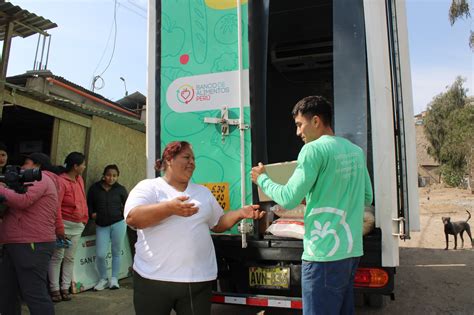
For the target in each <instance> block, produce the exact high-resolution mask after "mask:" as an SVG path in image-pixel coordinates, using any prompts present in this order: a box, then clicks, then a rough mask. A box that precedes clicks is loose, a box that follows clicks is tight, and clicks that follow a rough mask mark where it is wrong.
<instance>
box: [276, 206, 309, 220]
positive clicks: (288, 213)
mask: <svg viewBox="0 0 474 315" xmlns="http://www.w3.org/2000/svg"><path fill="white" fill-rule="evenodd" d="M305 208H306V205H303V204H300V205H298V206H296V208H293V209H291V210H287V209H285V208H283V207H282V206H280V205H274V206H273V207H271V208H270V210H271V211H272V212H273V213H275V214H276V215H277V216H279V217H280V218H299V219H303V218H304V211H305Z"/></svg>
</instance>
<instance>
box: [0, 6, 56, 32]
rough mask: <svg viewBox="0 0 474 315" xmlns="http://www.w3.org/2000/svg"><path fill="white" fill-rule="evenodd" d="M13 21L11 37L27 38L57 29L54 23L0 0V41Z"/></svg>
mask: <svg viewBox="0 0 474 315" xmlns="http://www.w3.org/2000/svg"><path fill="white" fill-rule="evenodd" d="M10 21H13V22H14V24H15V27H14V29H13V37H15V36H21V37H23V38H24V37H28V36H31V35H34V34H37V33H44V32H45V31H46V30H49V29H52V28H55V27H57V26H58V25H57V24H56V23H53V22H51V21H50V20H48V19H45V18H44V17H42V16H38V15H36V14H34V13H31V12H29V11H27V10H23V9H22V8H20V7H19V6H17V5H13V4H11V3H10V2H5V0H0V40H4V38H5V29H6V25H7V24H8V22H10Z"/></svg>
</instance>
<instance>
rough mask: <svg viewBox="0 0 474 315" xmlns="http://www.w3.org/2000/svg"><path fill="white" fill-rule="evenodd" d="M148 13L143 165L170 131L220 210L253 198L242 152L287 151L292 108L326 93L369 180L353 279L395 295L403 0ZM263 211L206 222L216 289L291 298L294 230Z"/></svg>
mask: <svg viewBox="0 0 474 315" xmlns="http://www.w3.org/2000/svg"><path fill="white" fill-rule="evenodd" d="M148 21H149V45H148V69H149V72H148V104H147V109H146V110H147V158H148V171H147V172H148V176H149V177H154V176H155V171H154V168H153V165H154V161H155V159H156V158H157V156H156V154H157V153H158V154H159V153H160V152H161V150H162V148H163V147H164V145H165V144H166V143H168V142H170V141H174V140H186V141H189V142H191V144H192V145H193V149H194V151H195V155H196V164H197V167H196V171H195V173H194V176H193V179H192V180H193V181H194V182H196V183H202V184H205V185H207V186H208V187H209V188H210V189H211V190H212V192H213V193H214V194H215V196H216V198H217V199H218V201H219V202H220V203H221V205H222V206H223V208H224V209H225V210H226V211H232V209H237V208H239V207H241V205H243V204H250V203H259V200H258V194H257V191H256V188H255V187H254V186H252V184H251V181H250V177H249V172H250V168H251V166H252V165H255V164H257V163H258V162H263V163H276V162H282V161H291V160H295V159H296V158H297V155H298V152H299V151H300V149H301V147H302V145H303V143H302V141H301V140H300V139H299V138H297V137H296V134H295V126H294V121H293V119H292V116H291V109H292V107H293V106H294V104H295V103H296V102H297V101H298V100H300V99H301V98H303V97H305V96H308V95H323V96H325V97H326V98H327V99H329V100H330V101H331V102H332V104H333V107H334V108H333V109H334V120H333V126H334V130H335V133H336V134H337V135H339V136H343V137H346V138H348V139H350V140H351V141H353V142H354V143H356V144H357V145H359V146H360V147H362V148H363V149H364V151H365V153H366V156H367V164H368V169H369V172H370V175H371V178H372V181H373V187H374V206H375V221H376V223H375V225H376V228H375V229H374V230H373V231H372V232H371V233H370V234H369V235H367V236H365V237H364V253H365V254H364V256H363V257H362V259H361V262H360V268H359V270H358V272H357V276H356V283H355V285H356V293H357V294H360V295H361V296H363V297H364V299H365V300H366V301H367V302H369V303H371V304H375V305H377V304H380V303H381V301H382V297H383V295H391V296H392V298H393V297H394V294H393V290H394V281H395V271H396V267H397V266H398V265H399V242H400V241H401V240H403V239H406V238H409V237H410V231H416V230H419V215H418V195H417V168H416V156H415V131H414V124H413V107H412V90H411V78H410V64H409V56H408V43H407V42H408V37H407V21H406V11H405V1H404V0H376V1H375V0H292V1H287V0H248V1H247V0H180V1H178V0H173V1H171V0H166V1H160V0H150V2H149V19H148ZM260 204H261V206H262V208H264V209H268V208H269V207H270V206H271V205H272V202H261V203H260ZM267 221H268V219H267ZM254 223H255V224H254ZM264 223H265V220H264ZM268 223H271V222H268ZM264 225H265V224H259V223H258V222H243V223H242V224H240V226H239V228H237V227H234V228H233V229H231V230H229V231H228V232H226V233H222V234H216V235H213V240H214V244H215V248H216V254H217V257H218V268H219V272H218V279H217V281H216V285H215V288H214V295H213V302H215V303H231V304H246V305H258V306H274V307H288V308H301V283H300V278H301V276H300V275H301V254H302V250H303V244H302V241H301V240H299V239H293V238H284V237H277V236H273V235H268V234H266V233H265V226H264Z"/></svg>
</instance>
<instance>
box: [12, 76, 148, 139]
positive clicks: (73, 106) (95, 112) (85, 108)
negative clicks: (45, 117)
mask: <svg viewBox="0 0 474 315" xmlns="http://www.w3.org/2000/svg"><path fill="white" fill-rule="evenodd" d="M5 86H6V87H7V88H8V89H11V90H15V93H19V94H24V95H27V96H29V97H32V98H34V99H37V100H41V101H43V102H45V103H48V104H51V105H53V106H58V107H63V108H67V109H69V110H72V111H75V112H78V113H81V114H85V115H88V116H99V117H102V118H104V119H107V120H110V121H113V122H116V123H118V124H120V125H123V126H127V127H130V128H132V129H135V130H138V131H141V132H145V123H144V122H143V121H141V120H139V119H135V118H132V117H130V116H127V115H122V114H119V113H115V112H111V111H107V110H104V109H101V108H97V107H95V106H90V105H86V104H80V103H76V102H73V101H71V100H67V99H64V98H60V97H57V96H53V95H47V94H44V93H41V92H38V91H36V90H32V89H29V88H26V87H24V86H18V85H14V84H11V83H6V84H5Z"/></svg>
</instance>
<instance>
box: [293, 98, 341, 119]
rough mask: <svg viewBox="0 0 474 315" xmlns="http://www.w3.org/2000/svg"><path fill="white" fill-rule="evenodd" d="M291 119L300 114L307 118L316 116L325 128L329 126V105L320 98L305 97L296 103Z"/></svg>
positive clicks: (330, 111) (330, 114)
mask: <svg viewBox="0 0 474 315" xmlns="http://www.w3.org/2000/svg"><path fill="white" fill-rule="evenodd" d="M291 114H292V115H293V118H294V117H296V116H298V114H301V115H303V116H305V117H307V118H311V117H313V116H318V117H319V118H320V119H321V120H322V121H323V123H324V125H326V126H331V123H332V109H331V103H329V101H328V100H326V99H325V98H324V97H322V96H307V97H305V98H303V99H302V100H300V101H299V102H298V103H296V105H295V107H293V111H292V112H291Z"/></svg>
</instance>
